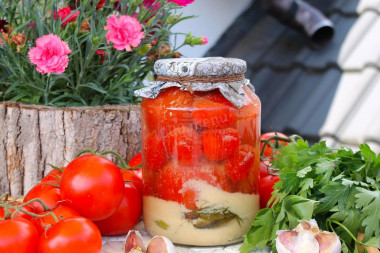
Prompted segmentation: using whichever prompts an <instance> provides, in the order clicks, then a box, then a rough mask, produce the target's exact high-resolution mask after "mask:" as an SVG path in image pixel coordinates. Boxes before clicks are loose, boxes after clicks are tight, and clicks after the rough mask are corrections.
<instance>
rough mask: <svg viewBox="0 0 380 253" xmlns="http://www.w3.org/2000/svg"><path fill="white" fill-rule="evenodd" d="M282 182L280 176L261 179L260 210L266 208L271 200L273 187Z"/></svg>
mask: <svg viewBox="0 0 380 253" xmlns="http://www.w3.org/2000/svg"><path fill="white" fill-rule="evenodd" d="M278 180H280V177H279V176H271V175H269V176H266V177H264V178H261V179H260V183H259V194H260V208H265V207H266V206H267V203H268V201H269V199H270V198H271V197H272V192H273V185H274V184H275V183H276V182H278Z"/></svg>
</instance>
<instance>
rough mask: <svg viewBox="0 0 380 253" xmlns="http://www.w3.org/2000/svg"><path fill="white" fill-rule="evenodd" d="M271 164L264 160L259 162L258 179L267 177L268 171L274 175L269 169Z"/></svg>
mask: <svg viewBox="0 0 380 253" xmlns="http://www.w3.org/2000/svg"><path fill="white" fill-rule="evenodd" d="M270 166H271V163H270V160H264V161H261V162H260V178H264V177H266V176H269V175H270V174H269V173H268V170H269V171H270V172H272V173H276V172H275V171H273V170H271V169H270Z"/></svg>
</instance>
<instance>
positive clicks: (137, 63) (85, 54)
mask: <svg viewBox="0 0 380 253" xmlns="http://www.w3.org/2000/svg"><path fill="white" fill-rule="evenodd" d="M192 1H194V0H119V1H115V0H70V1H68V0H64V1H62V0H44V1H42V0H40V1H34V0H24V1H13V0H5V1H0V98H1V100H2V102H1V103H0V139H1V142H0V143H1V144H0V159H1V160H2V161H5V162H3V163H0V192H5V191H10V193H11V195H21V194H23V192H26V191H28V190H29V189H30V188H31V187H32V186H33V185H34V184H35V183H37V182H38V181H39V180H40V179H41V178H42V177H43V175H44V174H46V173H47V172H48V171H49V170H50V168H49V166H48V164H55V165H58V166H61V165H64V164H65V161H68V160H71V159H72V157H73V155H74V154H75V153H76V152H77V151H78V150H81V149H83V148H93V149H98V150H105V149H108V150H114V151H116V152H119V153H120V154H121V155H122V156H123V157H124V158H125V159H129V158H130V157H131V156H132V155H134V154H136V153H137V152H138V151H139V150H140V109H139V105H138V102H139V100H138V99H137V98H136V97H135V96H134V95H133V91H134V90H136V89H139V88H141V87H143V85H144V82H145V81H146V80H147V79H149V75H150V73H152V68H153V64H154V61H155V60H156V59H159V58H171V57H180V54H179V53H178V49H179V48H181V47H182V46H184V45H191V46H193V45H197V44H204V43H206V42H207V39H206V38H205V37H194V36H192V35H191V34H173V32H172V31H171V30H172V27H173V26H174V25H176V24H177V23H179V22H181V21H183V20H185V19H188V18H191V17H187V16H183V15H182V14H181V13H180V11H181V8H183V6H186V5H187V4H189V3H191V2H192ZM173 35H174V36H175V37H177V35H178V36H181V35H183V37H184V38H183V42H182V43H179V44H176V43H174V44H175V45H171V43H170V41H171V40H170V38H172V37H173ZM176 41H177V40H176ZM178 41H179V40H178Z"/></svg>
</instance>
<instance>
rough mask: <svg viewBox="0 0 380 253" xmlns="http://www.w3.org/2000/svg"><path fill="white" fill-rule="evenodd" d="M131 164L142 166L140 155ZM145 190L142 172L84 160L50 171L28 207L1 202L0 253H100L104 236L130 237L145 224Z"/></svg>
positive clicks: (31, 193) (30, 196) (32, 193)
mask: <svg viewBox="0 0 380 253" xmlns="http://www.w3.org/2000/svg"><path fill="white" fill-rule="evenodd" d="M139 156H140V158H139ZM130 164H132V165H134V166H133V167H135V166H139V165H141V154H139V155H138V156H136V157H135V158H134V160H132V161H131V163H130ZM141 185H142V172H141V169H128V170H125V169H119V168H118V166H117V165H116V164H115V163H113V162H112V161H110V160H108V159H106V158H104V157H103V156H100V155H96V154H86V155H82V156H79V157H78V158H76V159H74V160H72V161H71V162H70V163H69V164H68V165H67V166H66V167H65V168H55V169H54V170H52V171H50V172H49V173H48V174H47V175H46V176H45V177H44V178H43V179H42V180H41V182H40V183H39V184H37V185H36V186H34V187H33V188H32V189H31V190H30V191H29V192H28V193H27V194H26V196H25V198H24V200H23V203H20V202H18V201H7V196H6V195H5V197H4V196H3V197H2V199H0V201H1V202H0V252H18V253H23V252H27V253H37V252H38V253H43V252H58V253H59V252H80V253H86V252H89V253H96V252H101V247H102V237H101V235H121V234H126V233H127V232H128V231H129V230H130V229H131V228H133V227H134V226H135V225H136V224H137V222H138V221H139V220H140V216H141V211H142V195H141V188H142V187H141ZM3 199H5V200H4V201H3Z"/></svg>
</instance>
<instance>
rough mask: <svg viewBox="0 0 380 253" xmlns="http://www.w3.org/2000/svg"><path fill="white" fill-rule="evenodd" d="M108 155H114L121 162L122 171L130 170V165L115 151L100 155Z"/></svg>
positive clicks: (104, 152)
mask: <svg viewBox="0 0 380 253" xmlns="http://www.w3.org/2000/svg"><path fill="white" fill-rule="evenodd" d="M106 154H111V155H114V156H115V157H116V158H117V160H118V161H119V162H120V164H121V168H122V169H130V167H129V166H128V164H127V163H126V162H125V161H124V159H123V158H122V157H121V155H119V154H118V153H116V152H114V151H103V152H100V153H99V155H101V156H103V155H106Z"/></svg>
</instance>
